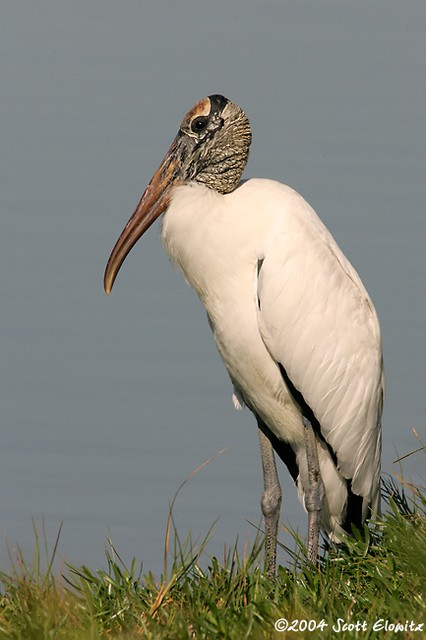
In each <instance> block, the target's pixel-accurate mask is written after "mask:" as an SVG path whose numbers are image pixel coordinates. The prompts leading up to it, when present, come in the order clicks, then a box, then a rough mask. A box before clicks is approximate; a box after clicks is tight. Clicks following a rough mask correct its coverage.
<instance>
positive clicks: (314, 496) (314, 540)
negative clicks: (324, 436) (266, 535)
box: [304, 420, 325, 564]
mask: <svg viewBox="0 0 426 640" xmlns="http://www.w3.org/2000/svg"><path fill="white" fill-rule="evenodd" d="M304 439H305V450H306V458H307V461H308V475H309V487H308V490H307V491H306V492H305V506H306V510H307V512H308V517H309V524H308V560H309V562H312V564H316V562H317V558H318V541H319V531H320V522H321V509H322V504H323V501H324V493H325V491H324V484H323V481H322V478H321V473H320V468H319V462H318V450H317V442H316V438H315V434H314V431H313V429H312V427H311V425H310V423H309V422H308V421H307V420H304Z"/></svg>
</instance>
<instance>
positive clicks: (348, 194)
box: [0, 0, 426, 572]
mask: <svg viewBox="0 0 426 640" xmlns="http://www.w3.org/2000/svg"><path fill="white" fill-rule="evenodd" d="M200 4H202V5H203V6H202V10H200ZM0 15H1V20H0V24H1V27H0V29H1V37H0V59H1V60H2V63H1V70H0V73H1V86H2V117H1V118H0V130H1V139H2V149H3V153H2V155H1V159H0V172H1V184H2V188H1V195H0V202H1V221H2V222H1V225H2V233H1V234H0V278H1V294H2V295H1V298H2V300H1V316H0V340H1V353H2V357H1V369H0V371H1V385H0V394H1V403H0V406H1V410H2V435H1V441H2V446H1V450H0V456H1V465H0V473H1V480H0V523H1V525H0V535H1V537H2V541H1V542H0V547H1V551H0V567H1V566H5V565H6V564H7V554H6V545H5V543H4V542H3V540H5V539H8V540H9V541H10V542H11V543H15V542H19V543H20V544H21V546H22V548H23V549H24V552H27V553H30V551H31V549H32V546H33V534H32V526H31V517H34V518H35V519H36V521H37V522H38V523H39V524H40V521H41V517H42V516H44V518H45V523H46V528H47V533H48V536H49V539H50V540H51V541H52V542H53V539H54V537H55V535H56V532H57V530H58V528H59V525H60V523H61V522H62V521H63V522H64V526H63V533H62V536H61V542H60V547H59V554H60V556H61V558H64V559H66V560H68V561H71V562H74V563H78V564H79V563H83V562H84V563H87V564H89V565H90V566H92V567H99V566H100V565H101V564H103V563H104V555H103V544H104V541H105V539H106V537H107V536H108V534H109V533H110V534H111V536H112V539H113V541H114V543H115V545H116V547H117V548H118V550H119V551H120V553H121V555H122V556H123V557H124V558H125V559H127V560H129V559H131V558H132V557H133V556H137V557H138V558H139V559H140V560H143V562H144V565H145V568H146V569H147V570H148V569H152V570H154V571H155V572H158V571H159V570H160V567H161V560H162V549H163V537H164V532H165V523H166V518H167V513H168V504H169V502H170V501H171V499H172V497H173V494H174V492H175V490H176V488H177V487H178V486H179V484H180V482H181V481H182V480H183V479H184V478H185V477H186V476H187V475H188V474H189V473H190V472H191V471H192V470H193V469H195V468H196V467H197V466H198V465H199V464H201V463H202V462H203V461H204V460H206V459H207V458H209V457H210V456H212V455H213V454H215V453H217V452H218V451H219V450H221V449H223V448H225V447H228V449H227V451H226V453H224V454H223V455H221V456H220V457H219V458H217V459H215V460H214V461H212V462H211V463H210V464H209V465H208V466H207V467H206V468H204V469H203V470H202V471H201V472H200V473H199V474H198V475H197V476H196V477H195V478H193V479H192V480H191V482H190V483H189V484H187V485H186V487H185V488H184V490H183V491H182V493H181V495H180V497H179V499H178V501H177V504H176V509H175V517H176V523H177V525H178V528H179V531H180V534H181V536H182V537H184V536H185V535H186V533H187V532H188V531H189V530H191V531H192V532H193V534H194V535H198V534H201V535H203V534H205V533H206V532H207V530H208V528H209V526H210V525H211V524H212V523H213V521H215V520H216V519H218V522H217V524H216V527H215V529H216V532H215V535H214V538H213V540H212V542H211V544H210V547H209V550H210V552H211V553H215V554H220V553H221V552H222V549H223V545H224V544H227V545H233V543H234V542H235V539H236V536H237V535H238V534H239V535H240V539H241V540H242V541H243V540H245V538H246V536H247V535H250V537H251V538H253V536H254V534H255V528H254V527H253V526H252V525H251V524H250V523H258V522H259V514H260V509H259V499H260V492H261V469H260V460H259V454H258V444H257V434H256V428H255V423H254V420H253V418H252V417H251V415H250V414H249V412H247V411H243V412H235V411H234V410H233V408H232V404H231V387H230V384H229V381H228V379H227V375H226V373H225V371H224V369H223V367H222V365H221V362H220V360H219V356H218V355H217V353H216V350H215V347H214V344H213V340H212V338H211V336H210V332H209V329H208V326H207V322H206V320H205V317H204V312H203V310H202V308H201V305H200V304H199V302H198V300H197V299H196V297H195V294H193V292H191V291H190V290H189V289H188V288H187V287H186V285H185V284H184V282H183V281H182V279H181V277H180V276H179V275H178V274H176V273H175V272H174V270H173V269H172V268H171V267H170V265H169V264H168V261H167V258H166V257H165V255H164V252H163V250H162V247H161V243H160V241H159V226H158V225H156V226H154V227H153V228H152V229H151V230H150V232H149V233H148V234H147V235H146V237H144V239H143V241H142V242H141V243H140V244H139V245H138V247H137V249H136V250H135V251H134V252H133V253H132V255H131V257H130V258H129V260H128V261H127V262H126V265H125V267H123V269H122V271H121V272H120V276H119V278H118V280H117V283H116V286H115V288H114V293H113V295H112V296H111V297H110V298H107V297H106V296H105V294H104V293H103V289H102V274H103V269H104V266H105V262H106V259H107V257H108V255H109V252H110V249H111V247H112V245H113V243H114V242H115V239H116V238H117V235H118V233H119V231H121V229H122V227H123V224H124V223H125V222H126V221H127V219H128V217H129V216H130V214H131V213H132V211H133V209H134V206H135V204H136V203H137V201H138V199H139V196H140V193H141V191H142V190H143V188H144V187H145V185H146V183H147V180H148V179H149V178H150V176H151V174H152V172H153V170H154V169H155V168H156V166H157V164H158V162H159V161H160V160H161V159H162V157H163V156H164V153H165V152H166V151H167V149H168V146H169V144H170V142H171V140H172V138H173V136H174V135H175V133H176V131H177V127H178V125H179V123H180V121H181V119H182V117H183V115H184V114H185V113H186V111H187V110H188V108H189V107H191V106H192V104H193V103H194V102H195V101H196V100H198V99H200V98H201V97H203V96H204V95H207V94H210V93H216V92H219V93H223V94H225V95H227V96H228V97H230V98H231V99H233V100H234V101H236V102H237V103H239V104H241V105H242V106H243V107H244V108H245V110H246V111H247V113H248V115H249V117H250V119H251V121H252V127H253V130H254V142H253V146H252V154H251V159H250V162H249V166H248V169H247V172H246V177H248V176H266V177H271V178H277V179H279V180H282V181H284V182H287V183H288V184H290V185H292V186H293V187H295V188H296V189H298V190H299V191H300V192H301V193H302V194H303V195H304V196H305V197H306V198H307V199H308V200H309V201H310V202H311V204H312V205H313V206H314V207H315V209H316V210H317V211H318V213H319V214H320V216H321V217H322V218H323V220H324V221H325V222H326V224H327V225H328V227H329V228H330V229H331V230H332V232H333V233H334V235H335V236H336V238H337V240H338V241H339V243H340V244H341V246H342V248H343V249H344V251H345V252H346V253H347V255H348V257H349V258H350V259H351V261H352V262H353V263H354V265H355V266H356V268H357V269H358V271H359V272H360V274H361V276H362V278H363V280H364V282H365V284H366V286H367V288H368V290H369V292H370V293H371V295H372V297H373V300H374V302H375V305H376V307H377V310H378V313H379V316H380V319H381V323H382V328H383V340H384V351H385V364H386V371H387V380H388V387H387V402H386V411H385V417H384V454H383V468H384V471H385V472H386V473H398V472H399V468H398V465H395V464H393V460H394V459H395V458H396V457H397V456H398V455H403V454H405V453H408V452H409V451H411V450H413V449H415V448H416V447H417V446H418V443H417V441H416V439H415V438H414V436H413V434H412V431H411V430H412V428H413V427H414V428H416V429H417V431H418V432H419V433H420V434H423V437H424V434H425V424H426V401H425V394H424V386H425V373H426V365H425V362H426V359H425V315H426V295H425V293H426V291H425V267H426V258H425V254H426V251H425V240H426V224H425V201H426V197H425V196H426V188H425V175H426V171H425V169H426V167H425V143H426V127H425V104H426V77H425V75H426V73H425V68H426V67H425V60H426V50H425V49H426V45H425V42H426V5H425V4H424V2H423V1H422V0H419V1H418V2H409V3H404V4H401V3H399V2H392V1H389V0H382V1H378V2H375V3H374V6H372V5H371V3H367V2H346V3H344V6H342V4H341V3H340V2H337V1H336V2H329V1H325V2H322V3H321V5H319V4H318V5H317V4H316V3H310V2H303V1H302V2H298V3H297V6H296V5H295V4H294V3H290V2H282V1H280V2H278V1H277V2H271V1H269V0H268V1H266V2H262V3H260V2H253V1H252V0H251V1H250V2H244V3H243V2H242V1H241V2H236V1H231V2H229V1H226V2H225V1H224V0H218V1H217V2H215V3H214V4H211V3H207V2H201V3H200V2H198V1H196V0H184V1H183V2H180V3H173V2H166V1H164V0H155V2H154V1H151V0H145V1H144V2H143V3H141V2H137V1H136V0H134V1H128V2H124V3H119V4H118V3H116V2H113V1H112V0H102V1H101V0H92V1H91V2H83V1H82V0H75V1H74V2H72V3H69V2H65V1H64V0H55V1H54V2H53V1H52V0H46V1H44V2H42V3H33V2H30V1H29V0H24V1H22V2H20V3H4V4H3V6H2V8H1V10H0ZM423 460H424V457H423V456H421V455H420V454H417V456H413V457H411V458H409V459H408V460H407V464H406V465H405V467H404V473H405V474H406V475H413V477H414V478H416V479H420V480H422V479H423V478H422V473H423ZM282 483H283V489H284V502H283V514H282V522H283V525H284V526H286V525H289V524H291V525H292V526H293V527H295V528H299V529H300V530H301V531H303V532H304V531H305V527H306V518H305V515H304V513H303V510H302V508H301V507H300V505H299V503H298V501H297V499H296V496H295V491H294V488H293V487H292V486H291V483H290V481H289V478H288V476H287V474H286V472H285V471H283V473H282Z"/></svg>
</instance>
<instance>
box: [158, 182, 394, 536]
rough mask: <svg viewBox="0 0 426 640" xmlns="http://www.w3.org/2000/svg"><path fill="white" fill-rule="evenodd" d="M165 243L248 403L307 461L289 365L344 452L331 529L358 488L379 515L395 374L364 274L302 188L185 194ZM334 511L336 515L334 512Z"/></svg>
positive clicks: (326, 460) (329, 516) (251, 186)
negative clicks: (383, 444)
mask: <svg viewBox="0 0 426 640" xmlns="http://www.w3.org/2000/svg"><path fill="white" fill-rule="evenodd" d="M162 237H163V241H164V244H165V248H166V251H167V253H168V254H169V256H170V258H171V260H172V261H173V262H174V263H175V264H176V265H177V266H178V267H179V269H181V271H182V273H183V274H184V276H185V279H186V280H187V281H188V283H189V284H190V285H191V286H192V287H193V288H194V289H195V290H196V292H197V293H198V295H199V297H200V299H201V301H202V303H203V305H204V306H205V309H206V311H207V314H208V317H209V322H210V326H211V329H212V331H213V335H214V337H215V340H216V344H217V347H218V350H219V353H220V354H221V356H222V359H223V362H224V364H225V367H226V368H227V370H228V373H229V375H230V377H231V380H232V382H233V384H234V386H235V388H236V390H237V392H238V395H239V396H240V397H241V398H242V399H243V401H244V403H245V404H247V405H248V406H249V407H250V409H252V410H253V411H254V412H255V413H256V414H257V415H259V416H260V417H261V418H262V419H263V420H264V422H265V423H266V424H267V426H268V427H269V429H270V430H271V431H272V432H273V433H274V434H275V435H276V436H277V437H278V438H279V439H282V440H286V441H287V442H289V443H291V445H292V446H293V447H294V448H295V450H296V452H297V455H298V462H299V467H300V470H301V478H300V485H301V489H302V492H301V493H300V495H301V497H303V496H304V491H303V489H304V487H306V486H307V482H308V480H307V470H306V462H305V461H304V439H303V421H302V414H301V412H300V408H299V407H298V406H297V404H296V402H295V400H294V399H293V398H292V396H291V394H290V393H289V391H288V389H287V386H286V383H285V381H284V379H283V376H282V375H281V372H280V369H279V366H278V363H281V364H282V365H283V366H284V368H285V369H286V371H287V374H288V376H289V378H290V379H291V381H292V382H293V384H294V386H295V387H296V388H297V389H298V390H299V391H300V393H301V394H302V395H303V397H304V399H305V401H306V402H307V404H308V405H309V406H310V408H311V409H312V411H313V412H314V414H315V416H316V417H317V419H318V421H319V422H320V424H321V427H322V429H323V433H324V437H325V439H326V440H327V442H328V443H329V444H330V445H331V447H332V448H333V449H334V451H335V453H336V456H337V460H338V463H339V471H337V469H336V467H335V464H334V463H333V460H332V458H331V456H330V454H329V452H328V449H327V448H326V447H325V446H324V445H321V444H320V447H321V448H320V450H319V460H320V469H321V475H322V478H323V482H324V485H325V490H326V496H327V498H326V502H325V508H324V510H323V522H322V524H323V527H324V528H325V530H326V531H327V532H328V533H337V534H338V533H339V532H340V524H341V522H342V519H343V518H344V515H345V504H346V499H347V490H346V482H345V481H344V480H343V479H351V480H352V490H353V491H354V492H355V493H357V494H359V495H361V496H362V497H363V498H365V500H364V504H365V508H364V510H363V511H364V512H365V513H364V517H365V515H366V507H367V506H368V504H369V503H373V506H374V509H375V510H377V504H378V496H379V482H380V412H381V407H382V396H383V372H382V365H381V361H382V355H381V343H380V328H379V323H378V319H377V315H376V312H375V310H374V307H373V305H372V303H371V300H370V298H369V296H368V293H367V292H366V290H365V288H364V286H363V284H362V282H361V280H360V278H359V276H358V274H357V273H356V271H355V270H354V268H353V267H352V266H351V264H350V263H349V262H348V260H347V259H346V258H345V256H344V255H343V253H342V251H341V250H340V249H339V247H338V245H337V244H336V242H335V240H334V239H333V237H332V236H331V234H330V233H329V232H328V231H327V229H326V227H325V226H324V225H323V223H322V222H321V220H320V219H319V218H318V216H317V215H316V213H315V212H314V211H313V209H312V208H311V207H310V206H309V204H308V203H307V202H306V201H305V200H304V199H303V198H302V197H301V196H300V195H299V194H298V193H296V192H295V191H294V190H293V189H291V188H289V187H287V186H285V185H282V184H280V183H278V182H274V181H272V180H260V179H252V180H248V181H246V182H243V183H242V184H241V185H240V186H239V187H238V188H237V189H236V190H235V191H233V192H232V193H229V194H225V195H222V194H220V193H217V192H215V191H212V190H211V189H208V188H207V187H204V186H202V185H198V184H196V183H191V184H188V185H185V186H179V187H175V189H174V190H173V193H172V196H171V202H170V205H169V208H168V210H167V212H166V214H165V215H164V219H163V230H162ZM327 507H328V508H327Z"/></svg>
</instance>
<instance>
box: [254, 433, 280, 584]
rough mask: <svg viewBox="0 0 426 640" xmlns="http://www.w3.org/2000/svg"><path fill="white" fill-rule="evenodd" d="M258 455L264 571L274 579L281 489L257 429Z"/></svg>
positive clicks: (271, 457)
mask: <svg viewBox="0 0 426 640" xmlns="http://www.w3.org/2000/svg"><path fill="white" fill-rule="evenodd" d="M259 441H260V454H261V456H262V468H263V487H264V488H263V493H262V500H261V503H260V504H261V506H262V513H263V516H264V518H265V571H266V575H267V576H268V577H269V578H275V570H276V564H277V536H278V521H279V517H280V507H281V487H280V483H279V480H278V474H277V467H276V464H275V455H274V450H273V448H272V444H271V443H270V441H269V439H268V438H267V436H266V435H265V434H264V433H263V431H262V430H261V429H260V428H259Z"/></svg>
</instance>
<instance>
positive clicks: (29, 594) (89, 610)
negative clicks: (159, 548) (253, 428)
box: [0, 480, 426, 640]
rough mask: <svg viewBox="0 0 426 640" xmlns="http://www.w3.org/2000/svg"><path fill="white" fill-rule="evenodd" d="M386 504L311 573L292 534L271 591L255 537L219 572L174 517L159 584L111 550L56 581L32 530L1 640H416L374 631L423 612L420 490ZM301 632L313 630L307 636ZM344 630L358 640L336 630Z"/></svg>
mask: <svg viewBox="0 0 426 640" xmlns="http://www.w3.org/2000/svg"><path fill="white" fill-rule="evenodd" d="M383 495H384V503H385V513H384V516H383V520H382V521H381V522H380V524H379V525H378V526H377V528H376V530H375V531H374V532H373V531H368V530H367V529H366V530H365V532H364V536H360V535H358V536H357V537H355V538H354V539H351V540H349V541H348V544H347V545H346V546H341V547H340V548H328V549H323V557H322V560H321V563H320V567H319V569H318V570H311V569H309V568H308V567H307V566H306V560H305V548H304V545H303V542H302V541H301V540H300V539H299V538H298V537H297V536H296V535H295V536H294V549H293V550H289V549H281V551H280V556H281V557H287V558H288V561H287V566H285V567H280V568H279V572H278V577H277V580H276V582H275V583H273V582H271V581H269V580H268V579H267V578H266V577H265V575H264V573H263V570H262V549H261V537H260V536H258V537H257V539H256V540H255V542H254V544H253V545H252V546H251V547H250V548H244V549H243V550H242V551H241V550H239V547H238V545H235V547H234V548H233V549H230V550H229V552H228V554H227V556H226V557H225V558H224V559H223V560H222V561H219V560H218V559H216V558H208V556H207V554H206V545H207V542H208V539H209V538H210V536H211V532H208V534H207V536H206V538H205V539H204V540H203V541H202V542H201V543H199V544H198V545H195V544H193V543H192V541H191V538H190V537H188V538H187V539H185V540H180V538H179V535H178V533H177V531H176V529H175V527H174V523H173V517H172V511H171V515H170V518H169V523H168V527H167V531H166V548H165V558H166V559H165V567H164V574H163V575H162V576H159V577H157V578H155V577H154V576H153V575H152V574H148V575H142V574H141V569H140V567H139V566H138V564H137V562H136V561H133V562H132V563H131V565H130V566H126V564H125V563H124V562H123V561H122V560H121V559H120V557H119V556H118V554H117V552H116V551H115V550H114V547H113V546H112V544H111V545H110V546H109V547H108V549H107V551H106V558H107V569H106V570H98V571H93V570H92V569H89V568H88V567H85V566H83V567H79V568H77V567H72V566H69V567H66V568H64V570H63V571H62V572H61V573H60V574H59V575H54V572H53V570H52V566H53V560H54V556H55V553H56V548H57V540H56V542H55V544H54V548H53V551H51V552H49V550H48V546H47V544H46V542H45V539H46V536H45V533H44V529H43V530H42V535H41V540H40V538H39V535H38V532H37V529H36V528H35V527H34V533H35V552H34V558H33V559H32V560H31V561H30V562H28V563H27V562H26V561H25V559H24V558H23V554H22V552H20V551H19V549H18V552H17V554H15V557H14V558H13V565H12V569H11V571H10V572H9V573H8V574H5V573H3V574H0V587H1V591H0V639H3V638H5V639H6V638H7V639H16V640H18V639H19V640H32V639H34V640H44V639H46V640H47V639H76V640H79V639H83V638H84V639H86V638H90V639H103V638H120V639H123V640H124V639H130V638H161V639H163V638H164V639H168V638H170V639H173V640H175V639H180V638H188V639H193V638H207V639H208V638H229V639H235V640H242V639H243V638H298V639H299V638H334V637H337V638H343V639H346V638H362V639H366V640H368V639H372V638H374V639H376V638H416V639H417V638H418V639H422V638H424V637H426V631H423V632H421V631H415V630H411V631H410V630H407V631H404V632H398V633H395V631H393V630H389V629H388V630H387V631H386V630H385V629H381V630H376V631H375V630H373V625H374V623H377V624H378V625H380V624H382V625H385V621H386V620H387V621H388V624H395V623H401V624H403V625H405V624H406V621H408V624H409V623H410V621H413V623H414V624H415V625H419V624H421V623H423V622H424V621H425V609H426V607H425V600H426V593H425V590H426V535H425V533H426V530H425V514H426V494H425V491H424V490H422V489H420V488H419V487H415V486H412V485H410V484H409V483H405V482H404V481H398V483H397V482H395V481H391V480H388V481H386V482H385V483H384V486H383ZM172 506H173V505H172ZM58 537H59V536H58ZM172 546H173V548H169V547H172ZM43 547H44V549H43ZM169 556H171V561H170V563H171V564H170V566H168V564H167V558H168V557H169ZM42 558H43V560H44V563H45V564H46V565H47V566H46V567H45V568H44V569H42V568H41V566H42ZM280 618H286V619H287V621H288V622H289V623H291V622H292V621H294V620H297V621H299V622H297V623H295V624H294V626H295V628H296V629H298V630H297V631H290V630H287V631H283V632H277V631H274V623H275V621H276V620H277V619H280ZM339 619H340V621H339ZM379 620H383V622H382V623H380V622H377V621H379ZM302 621H303V622H302ZM309 621H312V622H310V623H309ZM308 623H309V624H310V625H311V626H312V625H316V626H317V625H319V627H318V628H317V629H316V630H315V631H309V630H305V629H304V627H305V625H307V624H308ZM344 623H349V624H352V625H354V624H356V623H358V626H361V629H359V630H358V631H357V630H356V629H355V628H353V629H352V630H347V631H343V630H342V628H343V624H344ZM282 624H283V625H285V623H282ZM333 625H337V628H339V629H340V632H339V633H336V632H335V631H333V628H332V627H333ZM362 625H364V627H366V628H362Z"/></svg>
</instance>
